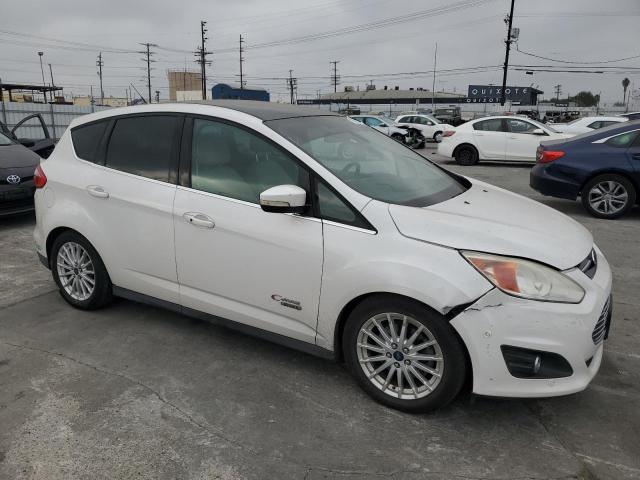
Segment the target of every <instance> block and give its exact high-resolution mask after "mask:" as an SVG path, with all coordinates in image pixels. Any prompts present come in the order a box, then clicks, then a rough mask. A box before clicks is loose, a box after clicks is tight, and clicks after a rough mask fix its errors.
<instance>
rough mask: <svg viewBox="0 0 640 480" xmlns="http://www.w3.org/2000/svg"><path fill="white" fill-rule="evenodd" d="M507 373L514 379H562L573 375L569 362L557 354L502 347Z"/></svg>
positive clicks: (508, 346) (507, 346)
mask: <svg viewBox="0 0 640 480" xmlns="http://www.w3.org/2000/svg"><path fill="white" fill-rule="evenodd" d="M500 350H502V356H503V357H504V361H505V363H506V364H507V369H508V370H509V373H510V374H511V375H513V376H514V377H516V378H563V377H569V376H571V375H573V369H572V368H571V365H569V362H567V360H566V359H565V358H564V357H563V356H562V355H558V354H557V353H551V352H541V351H538V350H531V349H528V348H520V347H513V346H510V345H502V346H501V347H500Z"/></svg>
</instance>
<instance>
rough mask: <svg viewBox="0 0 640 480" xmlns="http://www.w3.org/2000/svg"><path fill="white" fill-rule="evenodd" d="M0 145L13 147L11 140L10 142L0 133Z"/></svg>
mask: <svg viewBox="0 0 640 480" xmlns="http://www.w3.org/2000/svg"><path fill="white" fill-rule="evenodd" d="M0 145H1V146H6V145H13V140H11V139H10V138H9V137H7V136H6V135H4V134H3V133H0Z"/></svg>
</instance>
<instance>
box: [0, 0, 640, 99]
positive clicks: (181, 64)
mask: <svg viewBox="0 0 640 480" xmlns="http://www.w3.org/2000/svg"><path fill="white" fill-rule="evenodd" d="M462 3H472V2H469V1H468V2H460V0H450V1H446V0H393V1H391V0H333V1H332V0H305V1H300V0H298V1H292V0H269V1H265V0H260V1H259V0H236V1H229V0H184V1H182V2H178V1H175V0H172V1H169V0H135V1H131V0H129V1H124V0H109V1H104V0H81V1H80V0H79V1H71V0H56V1H55V2H53V1H50V0H40V1H36V0H22V1H5V2H3V6H2V10H1V12H2V13H1V15H0V46H1V48H0V78H2V80H3V81H5V82H9V81H13V82H35V83H42V76H41V72H40V65H39V61H38V55H37V52H38V51H39V50H41V51H43V52H44V57H43V58H44V62H45V74H46V82H47V83H49V82H50V80H49V71H48V67H47V63H51V64H52V66H53V75H54V79H55V83H56V84H58V85H61V86H63V87H65V92H66V93H70V92H73V93H74V94H87V93H88V92H89V85H93V87H94V94H96V93H97V89H98V79H97V75H96V67H95V60H96V55H97V53H98V52H99V50H100V48H102V49H103V50H104V51H103V58H104V70H103V72H104V85H105V94H106V95H113V96H118V97H123V96H124V95H125V91H126V88H127V87H128V86H129V84H130V83H133V84H134V85H135V86H136V87H137V88H138V90H140V91H141V92H143V93H144V92H145V91H146V87H145V84H146V73H145V69H144V68H143V62H142V60H141V58H142V55H140V54H138V53H123V52H118V50H121V49H122V50H134V51H135V50H140V49H142V47H141V46H140V45H139V43H140V42H152V43H155V44H158V46H159V47H158V48H155V49H154V50H155V52H156V54H155V55H154V58H155V59H156V60H157V62H156V63H154V65H153V68H154V69H153V79H152V88H153V90H156V89H158V90H160V91H161V97H163V98H166V97H167V95H168V89H167V80H166V71H167V69H169V68H187V69H194V68H198V67H197V65H196V64H194V63H193V55H192V54H190V53H185V52H187V51H192V50H194V49H195V47H196V46H197V45H198V44H199V41H200V31H199V28H200V20H206V21H208V29H209V33H208V36H209V40H208V48H209V49H210V50H213V51H220V50H223V51H224V50H229V49H237V45H238V36H239V34H241V33H242V34H243V36H244V37H245V39H246V47H247V51H246V52H245V58H246V63H245V67H244V69H245V73H246V79H247V82H248V83H249V85H254V84H255V85H261V86H264V87H266V88H267V89H269V90H270V91H271V92H272V95H273V97H274V98H275V99H277V98H279V97H282V98H285V96H286V91H287V90H286V89H287V87H286V83H285V80H284V79H281V78H282V77H286V76H287V75H288V74H289V69H293V75H294V76H295V77H298V78H299V80H298V84H299V88H298V96H299V98H304V96H305V95H308V96H315V95H316V92H317V91H318V90H320V91H321V92H323V93H326V92H329V91H332V89H333V88H332V87H331V86H330V80H329V75H330V74H331V71H330V69H331V65H330V63H329V62H330V61H332V60H339V61H340V63H339V64H338V69H339V73H340V74H341V75H342V81H341V86H342V87H344V86H345V85H353V86H354V87H355V86H358V85H359V86H360V88H364V85H365V84H366V83H368V82H369V81H371V80H373V82H374V84H376V85H377V87H378V88H382V87H383V86H384V85H388V86H389V87H393V86H395V85H398V86H400V88H409V87H424V88H429V89H431V84H432V75H431V73H429V71H431V70H432V69H433V63H434V47H435V43H436V42H437V43H438V57H437V71H440V73H438V74H437V77H436V89H437V90H443V89H444V90H446V91H454V90H455V91H457V92H464V93H466V91H467V86H468V85H469V84H490V83H493V84H500V83H501V82H502V72H501V70H500V69H499V66H500V65H501V64H502V62H503V61H504V43H503V40H504V36H505V31H506V27H505V24H504V22H503V18H504V16H505V15H506V14H507V13H508V9H509V3H510V2H509V0H477V1H476V2H475V3H476V5H475V6H471V7H466V6H461V8H460V9H458V10H456V11H447V12H444V13H439V14H437V12H433V9H438V8H441V7H447V8H449V9H450V8H451V7H452V5H457V4H462ZM428 10H430V11H432V12H431V14H428V15H426V16H418V15H416V16H415V17H414V16H413V15H409V16H408V18H410V19H411V20H409V21H403V19H400V20H399V21H398V22H396V23H395V24H393V25H388V26H383V27H381V28H369V27H367V28H365V29H364V31H360V32H358V33H350V34H346V35H336V36H331V37H330V38H326V39H318V40H313V41H308V42H297V43H293V44H290V45H280V46H272V47H265V48H255V47H254V48H252V45H254V46H255V45H258V44H263V43H267V42H272V41H278V40H284V39H291V38H297V37H301V36H304V35H310V34H316V33H324V32H331V31H335V30H339V29H342V28H346V27H353V26H357V25H365V24H370V23H372V22H377V21H380V20H386V19H389V18H393V17H403V16H404V15H406V14H413V13H414V12H424V11H428ZM403 18H404V17H403ZM514 26H515V27H519V28H520V38H519V41H518V47H519V49H520V50H522V51H525V52H530V53H532V54H535V55H539V56H543V57H549V58H553V59H557V60H565V61H567V60H568V61H573V62H604V61H611V60H617V59H622V58H627V57H634V56H636V57H638V56H640V1H639V0H609V1H607V2H603V1H602V0H562V1H559V0H535V1H534V0H516V5H515V13H514ZM38 37H46V39H45V38H38ZM54 39H55V40H64V41H67V42H73V43H65V44H63V43H58V42H55V41H54ZM82 44H84V45H82ZM87 44H90V46H87ZM62 47H64V48H62ZM110 49H111V50H113V51H109V50H110ZM211 60H212V61H213V65H212V66H211V67H209V71H208V77H209V78H208V85H209V88H210V87H211V86H212V85H213V84H215V83H217V82H218V81H223V82H229V81H233V79H234V78H236V77H235V76H236V75H237V74H238V70H239V67H238V53H237V51H236V50H234V51H226V52H219V53H215V54H214V55H212V56H211ZM510 63H511V64H512V65H514V66H515V65H523V66H525V65H526V66H529V65H539V66H542V65H547V66H548V65H551V66H554V67H555V68H561V69H567V68H568V67H574V68H576V67H577V68H576V69H577V70H602V71H605V73H604V74H590V73H549V72H535V73H534V75H526V74H525V72H524V71H513V70H511V71H510V72H509V80H508V83H509V84H510V85H519V86H529V85H531V84H533V85H534V86H535V85H539V86H540V89H542V90H543V91H544V92H545V97H549V96H554V94H553V90H554V85H556V84H561V85H562V92H563V93H562V96H566V94H567V93H569V94H575V93H577V92H578V91H580V90H591V91H593V92H594V93H598V92H602V98H603V101H604V102H605V103H609V102H614V101H621V100H622V86H621V81H622V79H623V78H624V77H628V78H629V79H630V80H631V81H632V83H633V84H634V86H635V88H636V89H640V58H632V59H629V60H624V61H619V62H615V63H606V64H604V63H603V64H600V66H595V64H594V65H582V66H581V65H579V64H569V63H558V62H553V61H550V60H543V59H539V58H534V57H531V56H526V55H524V54H523V53H520V52H518V51H512V55H511V62H510ZM603 66H607V67H621V68H615V69H612V68H606V69H605V68H601V67H603ZM470 67H487V68H485V69H483V70H482V71H480V72H477V73H467V72H464V71H463V73H459V72H452V71H450V70H453V69H461V68H470ZM587 67H588V68H587ZM523 68H527V67H523ZM633 68H635V69H636V70H633ZM447 70H449V71H447ZM400 72H425V73H422V74H413V73H409V74H406V75H397V76H395V77H390V76H385V75H388V74H392V73H400ZM358 75H361V77H357V76H358ZM265 77H276V79H271V78H265ZM278 77H279V78H278ZM313 77H315V78H313Z"/></svg>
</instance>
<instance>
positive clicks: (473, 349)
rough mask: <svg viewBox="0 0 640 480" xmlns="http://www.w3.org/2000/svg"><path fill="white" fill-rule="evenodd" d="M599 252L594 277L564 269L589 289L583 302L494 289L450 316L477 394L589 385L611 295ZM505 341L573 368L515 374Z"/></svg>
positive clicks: (548, 391)
mask: <svg viewBox="0 0 640 480" xmlns="http://www.w3.org/2000/svg"><path fill="white" fill-rule="evenodd" d="M596 254H597V259H598V269H597V271H596V274H595V276H594V278H593V280H592V279H590V278H589V277H587V276H586V275H585V274H584V273H582V272H581V271H580V270H578V269H577V268H575V269H571V270H568V271H566V272H565V273H566V274H567V275H568V276H569V277H571V278H572V279H573V280H575V281H576V282H577V283H579V284H580V285H581V286H582V287H583V288H584V289H585V292H586V294H585V297H584V299H583V300H582V302H580V303H579V304H563V303H553V302H539V301H533V300H525V299H521V298H517V297H513V296H510V295H507V294H505V293H503V292H502V291H500V290H498V289H493V290H491V291H490V292H488V293H487V294H486V295H484V296H483V297H482V298H480V299H479V300H478V301H477V302H476V303H474V304H473V305H471V306H469V307H467V308H466V309H465V310H464V311H463V312H462V313H460V314H459V315H458V316H456V317H455V318H454V319H453V320H452V321H451V324H452V326H453V327H454V328H455V329H456V330H457V332H458V333H459V334H460V336H461V337H462V340H463V341H464V343H465V344H466V346H467V350H468V352H469V356H470V358H471V365H472V369H473V392H474V393H476V394H479V395H491V396H500V397H552V396H558V395H567V394H570V393H575V392H579V391H582V390H584V389H585V388H586V387H587V385H588V384H589V382H591V380H592V379H593V377H594V376H595V375H596V373H597V372H598V369H599V368H600V363H601V362H602V355H603V342H602V341H600V342H599V343H598V344H594V341H593V339H592V333H593V330H594V328H595V326H596V323H597V322H598V319H599V317H600V315H601V313H602V312H603V309H604V307H605V304H606V303H607V300H608V299H609V297H610V294H611V269H610V267H609V264H608V263H607V260H606V259H605V258H604V256H603V255H602V253H601V252H600V250H598V249H597V248H596ZM502 346H512V347H519V348H524V349H530V350H537V351H542V352H550V353H555V354H558V355H561V356H562V357H563V358H564V359H566V360H567V362H568V363H569V364H570V366H571V369H572V371H573V372H572V374H571V375H570V376H566V377H563V378H546V379H537V378H516V377H515V376H513V375H512V374H511V373H509V370H508V368H507V364H506V361H505V359H504V356H503V353H502V351H501V347H502Z"/></svg>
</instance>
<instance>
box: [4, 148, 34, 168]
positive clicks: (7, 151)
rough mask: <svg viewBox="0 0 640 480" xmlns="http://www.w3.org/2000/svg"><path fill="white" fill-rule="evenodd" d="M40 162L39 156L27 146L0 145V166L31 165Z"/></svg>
mask: <svg viewBox="0 0 640 480" xmlns="http://www.w3.org/2000/svg"><path fill="white" fill-rule="evenodd" d="M39 163H40V157H39V156H38V154H37V153H34V152H32V151H31V150H29V149H28V148H27V147H25V146H23V145H19V144H13V145H2V146H0V168H14V167H18V168H20V167H33V168H36V165H38V164H39Z"/></svg>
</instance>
